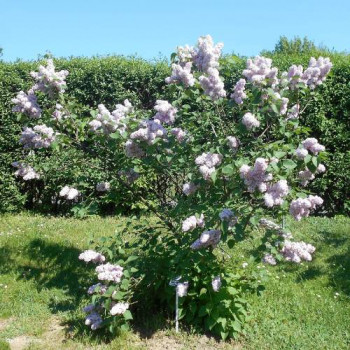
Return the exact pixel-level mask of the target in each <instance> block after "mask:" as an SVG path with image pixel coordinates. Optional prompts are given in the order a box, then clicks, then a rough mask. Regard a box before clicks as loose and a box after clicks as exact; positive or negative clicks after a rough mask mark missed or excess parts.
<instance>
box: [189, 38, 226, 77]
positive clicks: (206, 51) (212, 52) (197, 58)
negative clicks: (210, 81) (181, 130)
mask: <svg viewBox="0 0 350 350" xmlns="http://www.w3.org/2000/svg"><path fill="white" fill-rule="evenodd" d="M223 46H224V44H223V43H218V44H216V45H215V46H214V41H213V38H212V37H211V36H210V35H206V36H202V37H200V38H199V39H198V44H197V47H196V48H194V49H192V55H191V56H192V59H193V62H194V63H195V65H196V67H197V68H198V70H200V71H202V72H206V73H208V71H209V69H211V68H217V67H219V58H220V56H221V50H222V48H223Z"/></svg>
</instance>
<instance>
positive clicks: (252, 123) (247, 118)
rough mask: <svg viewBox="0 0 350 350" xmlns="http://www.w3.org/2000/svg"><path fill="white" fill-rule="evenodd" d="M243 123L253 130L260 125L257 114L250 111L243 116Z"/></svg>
mask: <svg viewBox="0 0 350 350" xmlns="http://www.w3.org/2000/svg"><path fill="white" fill-rule="evenodd" d="M242 124H243V125H244V126H245V127H246V128H247V129H248V130H251V129H253V128H258V127H259V126H260V122H259V120H258V119H256V117H255V115H254V114H252V113H250V112H248V113H246V114H245V115H244V116H243V118H242Z"/></svg>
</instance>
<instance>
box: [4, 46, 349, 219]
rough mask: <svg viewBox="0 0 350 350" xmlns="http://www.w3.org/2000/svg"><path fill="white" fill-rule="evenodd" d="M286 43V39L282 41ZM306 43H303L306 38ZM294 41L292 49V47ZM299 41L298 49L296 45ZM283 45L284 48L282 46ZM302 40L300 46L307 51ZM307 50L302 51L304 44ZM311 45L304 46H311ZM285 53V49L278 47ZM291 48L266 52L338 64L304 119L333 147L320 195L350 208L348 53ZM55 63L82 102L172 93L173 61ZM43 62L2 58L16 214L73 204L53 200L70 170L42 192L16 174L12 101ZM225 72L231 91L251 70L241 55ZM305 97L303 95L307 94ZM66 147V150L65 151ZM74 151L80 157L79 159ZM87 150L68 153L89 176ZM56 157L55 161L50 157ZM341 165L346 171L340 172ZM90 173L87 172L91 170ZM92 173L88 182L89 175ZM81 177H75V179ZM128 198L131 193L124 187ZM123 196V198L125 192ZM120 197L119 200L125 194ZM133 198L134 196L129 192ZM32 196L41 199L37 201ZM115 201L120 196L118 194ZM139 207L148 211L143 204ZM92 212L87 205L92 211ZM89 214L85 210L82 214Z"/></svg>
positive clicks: (144, 103)
mask: <svg viewBox="0 0 350 350" xmlns="http://www.w3.org/2000/svg"><path fill="white" fill-rule="evenodd" d="M281 42H282V41H281ZM293 42H294V41H293V40H291V41H288V43H289V44H288V45H290V46H291V47H294V46H295V45H294V44H293ZM301 42H303V41H302V40H301ZM288 45H287V48H288ZM293 45H294V46H293ZM277 46H281V45H277ZM303 47H304V46H303V44H301V49H302V48H303ZM308 47H309V48H310V50H311V49H313V47H314V46H313V45H312V44H310V45H306V46H305V50H306V48H308ZM302 50H303V49H302ZM305 50H304V51H305ZM277 51H278V50H277ZM299 51H300V50H299V49H298V52H297V53H290V52H288V53H286V52H285V50H282V52H280V50H279V51H278V52H271V53H269V52H263V54H264V55H267V56H269V57H271V58H273V62H274V64H275V65H276V66H277V67H279V69H281V70H284V69H287V68H288V67H289V66H290V65H291V64H293V63H297V64H303V65H305V64H307V63H308V60H309V58H310V56H311V55H314V56H330V57H331V60H332V62H333V63H334V68H333V72H332V74H331V77H330V78H329V79H328V80H327V81H326V82H325V83H324V84H323V86H322V87H321V88H320V89H319V90H317V91H316V92H315V95H314V98H312V99H311V101H310V102H309V104H308V107H307V109H306V111H305V113H304V114H303V117H302V118H301V120H300V122H301V123H302V124H303V125H306V126H311V127H312V130H313V133H314V135H315V136H316V137H317V138H318V139H319V141H320V142H321V143H322V144H324V145H325V146H326V148H327V149H330V150H332V151H333V150H334V152H332V153H331V154H330V155H329V158H328V160H326V161H325V165H326V166H327V169H328V171H327V173H326V174H324V176H323V177H322V178H319V179H316V180H315V181H314V182H313V184H312V188H313V189H314V190H315V191H316V192H318V193H320V194H321V195H322V197H323V198H324V200H325V203H324V206H325V210H326V211H327V213H329V214H330V215H333V214H335V213H341V212H344V213H347V212H348V210H349V203H348V202H347V198H349V197H350V193H349V186H348V185H347V181H346V179H347V178H349V176H350V174H349V169H350V167H349V154H348V151H347V148H346V145H347V144H348V142H349V137H350V136H349V125H348V123H349V118H348V115H347V113H348V112H347V111H348V110H349V102H348V101H349V99H348V96H349V90H350V85H349V59H348V56H347V55H344V54H338V53H334V52H329V50H327V49H323V48H317V47H316V49H315V50H314V51H308V52H305V53H301V52H299ZM55 62H56V65H57V66H58V68H60V69H68V70H69V71H70V75H69V76H68V90H67V91H68V93H69V95H70V96H74V98H75V99H76V101H78V102H79V103H80V104H81V105H89V106H95V105H96V104H97V103H99V102H102V103H104V104H105V105H106V106H107V107H108V108H111V107H112V106H113V103H115V102H114V101H122V100H124V99H125V98H130V100H131V101H132V102H133V104H136V105H137V106H139V107H141V108H144V109H150V108H152V106H153V105H154V102H155V100H156V99H157V98H159V97H161V98H165V97H170V96H169V93H167V92H166V91H165V90H164V85H165V83H164V79H165V77H166V76H167V74H168V73H169V68H168V65H167V63H166V62H158V63H152V62H151V63H150V62H146V61H143V60H140V59H137V58H123V57H95V58H91V59H88V58H71V59H69V60H64V59H61V60H56V61H55ZM39 64H40V62H20V61H19V62H16V63H6V62H0V78H1V79H0V118H1V125H0V130H1V132H0V149H1V150H2V152H0V164H1V165H0V199H1V200H0V203H1V204H0V210H1V211H15V210H20V209H22V208H24V207H26V208H35V209H40V210H45V211H56V212H58V211H61V212H62V211H67V210H70V206H61V205H60V203H57V202H56V201H54V202H52V201H51V197H53V196H54V194H55V186H57V185H58V184H60V185H62V186H63V185H64V184H65V182H67V177H66V176H64V177H62V178H61V175H63V173H60V172H57V173H55V177H56V182H55V186H53V184H50V185H49V184H46V185H45V187H44V188H43V189H42V191H41V192H40V193H36V192H34V193H33V189H32V188H31V186H23V184H22V183H21V182H20V181H18V180H16V179H15V178H14V177H13V171H14V169H13V167H12V166H11V163H12V161H13V159H19V158H20V157H21V156H22V151H21V147H20V145H19V144H18V134H19V133H20V130H21V122H20V121H18V120H17V118H16V115H15V114H14V113H13V112H12V111H11V110H12V106H13V105H12V103H11V99H12V98H13V96H14V95H15V94H16V92H17V91H19V90H21V89H23V90H26V89H28V88H29V85H28V76H29V74H28V73H29V71H31V70H35V69H36V68H37V67H38V65H39ZM221 66H222V67H221V75H222V76H223V77H224V78H225V88H226V90H228V91H230V90H232V87H233V86H234V84H235V83H236V82H237V80H238V79H239V77H240V75H241V72H242V70H243V69H244V67H245V61H244V60H243V59H242V58H240V57H235V56H227V57H225V58H223V59H222V62H221ZM301 99H303V97H301ZM65 151H66V150H62V151H61V152H63V153H65ZM75 154H76V155H77V159H75ZM81 154H82V153H81V152H80V150H77V149H75V150H74V151H73V149H72V150H71V151H69V152H68V153H67V155H66V156H64V158H66V159H69V160H70V161H71V163H75V164H76V167H79V166H80V169H81V171H82V172H84V173H86V169H87V168H89V166H88V164H89V162H90V160H91V157H90V158H89V157H88V156H87V154H85V155H84V159H85V161H83V160H82V159H81V158H80V159H79V155H81ZM38 157H40V160H41V162H47V165H46V166H47V167H51V166H52V165H53V164H54V163H55V158H54V156H53V155H52V154H51V153H50V152H47V153H45V154H43V156H41V155H39V156H38ZM51 157H53V159H50V158H51ZM102 169H103V166H101V165H100V170H99V169H98V168H95V169H90V172H89V176H88V178H87V181H88V182H89V183H91V184H92V183H96V181H98V180H100V179H101V178H102V177H103V173H102V174H101V171H102V172H103V170H102ZM337 169H341V171H337ZM86 175H87V174H86ZM86 175H85V179H86V177H87V176H86ZM75 180H76V179H74V178H72V179H70V182H75ZM163 182H164V179H155V178H154V182H153V183H152V185H151V186H146V184H142V185H141V184H140V190H142V191H145V190H146V188H149V187H154V186H157V187H158V188H161V187H162V186H163V185H162V183H163ZM120 191H121V195H122V196H125V195H126V193H125V191H124V190H123V189H120ZM118 196H119V195H118ZM119 198H120V197H119ZM126 198H130V197H126ZM33 199H35V201H34V202H33ZM114 201H115V199H114ZM96 203H97V204H98V211H99V212H101V213H112V212H115V210H116V207H115V205H114V204H113V203H111V202H109V203H104V201H103V200H102V198H101V201H100V200H97V201H96ZM134 204H135V201H133V205H132V204H131V201H130V200H129V199H125V200H123V201H121V202H119V204H118V205H117V208H119V210H123V211H124V212H125V211H129V210H130V209H132V208H135V207H134ZM136 208H143V205H142V204H141V203H139V204H137V205H136ZM87 212H88V211H86V210H85V213H87ZM81 213H82V214H83V212H81Z"/></svg>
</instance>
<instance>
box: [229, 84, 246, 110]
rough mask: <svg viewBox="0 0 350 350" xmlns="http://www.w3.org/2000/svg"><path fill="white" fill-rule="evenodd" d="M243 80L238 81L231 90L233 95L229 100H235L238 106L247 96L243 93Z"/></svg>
mask: <svg viewBox="0 0 350 350" xmlns="http://www.w3.org/2000/svg"><path fill="white" fill-rule="evenodd" d="M245 84H246V81H245V79H239V80H238V81H237V83H236V85H235V87H234V89H233V93H232V94H231V96H230V98H232V99H233V100H235V102H236V103H238V104H239V105H240V104H242V103H243V100H244V99H246V98H247V94H246V93H245V92H244V90H245Z"/></svg>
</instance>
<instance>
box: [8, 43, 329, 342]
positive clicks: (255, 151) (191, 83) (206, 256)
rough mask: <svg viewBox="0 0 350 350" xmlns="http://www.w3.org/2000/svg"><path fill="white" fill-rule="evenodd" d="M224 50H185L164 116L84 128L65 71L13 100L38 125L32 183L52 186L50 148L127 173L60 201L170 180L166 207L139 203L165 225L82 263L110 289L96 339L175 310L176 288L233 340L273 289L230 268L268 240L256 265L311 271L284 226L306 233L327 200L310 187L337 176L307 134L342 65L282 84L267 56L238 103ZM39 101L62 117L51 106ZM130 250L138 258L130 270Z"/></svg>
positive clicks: (101, 291) (111, 115)
mask: <svg viewBox="0 0 350 350" xmlns="http://www.w3.org/2000/svg"><path fill="white" fill-rule="evenodd" d="M222 47H223V44H221V43H219V44H216V45H215V44H214V42H213V40H212V38H211V37H210V36H205V37H201V38H200V39H199V40H198V44H197V45H196V46H195V47H190V46H185V47H178V48H177V52H176V53H174V54H173V55H172V73H171V76H169V77H168V78H166V83H167V84H168V89H169V93H171V94H172V96H175V98H174V100H173V101H165V100H157V101H156V104H155V106H154V111H144V110H138V109H137V108H135V107H134V106H133V105H132V102H131V101H128V100H125V101H123V103H118V104H116V107H115V109H114V110H113V111H109V110H108V109H107V108H106V107H105V106H104V105H103V104H100V105H98V108H97V110H90V111H89V112H88V113H82V114H80V115H77V114H76V113H75V109H74V102H72V101H70V100H69V97H68V96H66V95H65V94H64V91H65V88H66V86H65V78H66V77H67V75H68V72H67V71H60V72H56V70H55V67H54V63H53V61H52V60H48V63H47V67H43V66H41V67H40V68H39V73H32V77H33V78H34V79H35V84H34V86H33V87H32V88H31V89H30V90H29V91H28V93H25V92H23V91H21V92H20V93H19V94H18V95H17V97H15V98H14V99H13V103H14V104H15V107H14V111H17V112H19V113H22V115H23V120H24V121H26V123H28V122H30V123H29V124H31V125H33V123H34V125H33V126H32V127H31V126H28V125H27V126H25V127H24V130H23V132H22V135H21V138H20V142H21V143H22V144H23V146H24V148H25V150H26V152H27V155H28V156H27V157H26V158H25V159H23V160H16V163H14V166H16V167H17V169H18V170H17V171H16V173H15V175H16V176H20V177H22V178H23V180H24V181H36V180H37V179H38V178H39V177H40V178H47V177H49V176H50V171H52V169H41V168H40V164H36V163H35V152H38V151H39V152H40V151H42V150H43V149H45V148H48V147H51V148H52V149H53V152H58V153H59V152H60V150H61V149H62V148H69V147H70V146H72V145H74V146H75V147H80V148H81V149H83V150H84V151H85V152H87V153H94V154H95V155H97V156H100V157H106V162H108V161H109V159H113V158H114V159H117V160H118V161H117V162H116V163H114V164H117V165H115V166H114V167H112V168H108V167H107V168H106V169H108V176H107V174H106V180H105V181H102V182H99V183H97V184H96V185H95V186H96V187H95V191H93V192H91V193H89V194H86V191H85V192H84V191H83V190H84V189H83V188H79V184H74V183H69V184H66V186H64V187H63V188H57V193H58V194H59V196H60V198H61V199H62V201H76V202H77V203H78V204H79V205H81V203H87V204H89V203H93V198H94V197H96V196H108V195H109V193H110V192H111V191H112V190H113V186H115V184H117V183H118V184H119V185H122V186H124V187H125V188H126V189H127V190H128V191H130V193H131V194H133V193H134V192H133V186H134V184H135V183H136V182H137V181H140V180H141V179H142V178H147V177H149V176H157V177H158V178H160V179H161V178H164V177H166V179H167V186H166V187H163V193H162V197H163V200H162V201H161V202H160V201H157V200H155V198H154V196H152V189H150V191H148V192H145V193H144V194H141V199H142V201H143V203H144V205H145V207H146V208H147V209H148V210H149V211H150V212H152V213H153V214H154V215H155V217H157V222H153V223H152V222H151V223H149V224H146V223H145V225H139V227H134V228H133V233H135V234H136V241H134V242H132V243H130V242H118V243H117V238H113V239H112V240H106V241H105V243H104V244H99V245H97V248H95V249H96V251H95V250H87V251H85V252H84V253H82V254H81V256H80V259H82V260H84V261H85V262H87V263H89V264H97V267H96V274H97V279H98V280H99V282H98V284H95V285H93V286H91V287H90V288H89V289H88V293H89V294H91V295H92V303H91V304H90V305H88V306H87V307H86V308H85V311H86V312H87V317H86V324H87V325H89V326H90V327H91V329H93V330H95V329H98V328H103V327H104V326H106V327H109V329H110V331H112V332H115V330H117V329H120V328H125V327H127V326H128V321H129V320H130V319H131V318H132V316H131V312H130V310H129V307H130V306H131V304H132V303H135V309H136V310H139V311H140V310H144V312H145V313H146V312H149V310H150V309H151V308H152V305H153V306H155V307H158V308H159V307H160V306H162V307H165V308H168V309H172V307H173V299H174V293H175V291H174V288H173V287H172V286H169V281H170V280H171V279H174V278H176V279H177V281H178V285H177V287H176V290H177V292H178V295H179V296H180V297H181V298H180V317H181V318H182V319H183V320H184V321H185V322H186V323H187V324H189V325H191V326H193V327H195V328H196V329H198V330H202V329H207V330H210V331H212V332H214V333H216V334H219V335H220V336H221V337H222V338H227V337H235V336H237V335H238V334H239V333H241V332H244V327H243V326H244V324H245V322H246V321H247V319H248V318H249V313H248V308H247V303H246V300H245V299H244V293H245V292H247V291H256V290H258V289H259V288H261V283H262V281H263V278H264V276H263V273H248V272H247V271H248V270H246V269H245V267H246V266H245V265H244V266H238V265H237V263H236V262H235V259H234V258H232V257H231V255H230V254H234V249H235V244H236V243H237V242H238V241H241V240H244V239H246V238H247V237H248V236H249V234H250V232H252V230H251V228H257V227H261V228H262V229H264V232H265V235H264V238H263V244H262V247H261V249H260V250H259V253H258V254H259V255H258V254H257V256H256V257H255V258H256V259H258V260H261V261H262V262H263V263H264V264H270V265H276V264H277V263H278V262H280V261H283V260H285V261H287V262H295V263H300V262H301V261H303V260H305V261H310V260H312V254H313V253H314V251H315V247H314V246H312V245H311V244H308V243H305V242H296V241H294V240H293V236H292V234H291V233H290V232H289V231H288V229H287V228H285V227H282V226H281V225H280V224H279V223H280V222H281V220H282V217H283V216H285V215H286V214H287V213H290V215H291V216H292V217H293V218H294V219H295V220H301V219H302V218H303V217H307V216H309V215H310V214H311V213H312V212H314V211H315V210H317V209H318V208H321V207H322V203H323V200H322V198H320V197H319V196H317V195H313V194H311V193H310V192H309V191H308V190H307V188H306V186H307V185H308V183H309V182H310V181H312V180H313V179H314V178H315V176H317V175H318V174H321V173H323V172H325V171H326V169H325V166H324V165H323V164H322V160H324V159H325V157H326V153H325V147H324V146H323V145H321V144H319V142H318V140H317V139H315V138H312V137H310V135H309V133H310V132H311V130H309V129H308V128H305V127H302V126H300V125H299V116H300V115H301V114H302V113H303V111H304V108H305V106H302V105H301V102H300V97H301V96H303V97H305V96H306V97H307V96H312V94H313V90H314V89H315V88H317V86H319V85H320V84H322V83H323V82H324V80H325V79H326V77H327V74H328V73H329V72H330V69H331V67H332V64H331V62H330V61H329V59H327V58H322V57H320V58H318V59H315V58H311V59H310V63H309V66H308V67H307V68H306V69H305V70H304V68H303V67H302V66H295V65H293V66H291V67H290V69H289V70H288V71H286V72H279V71H278V69H277V68H276V67H273V65H272V60H271V59H269V58H265V57H260V56H258V57H255V58H254V59H248V60H247V66H246V69H245V70H244V71H243V77H242V78H241V79H239V80H238V82H237V84H236V85H235V87H234V88H233V91H225V88H224V81H223V78H222V77H221V76H220V57H221V50H222ZM41 94H46V95H48V96H49V97H50V98H51V101H52V105H51V106H46V108H42V107H40V103H39V101H40V96H41ZM304 100H305V99H304ZM119 102H120V101H119ZM38 119H40V123H38V124H36V123H37V121H38ZM107 179H108V181H107ZM106 247H108V248H106ZM125 247H129V248H132V251H133V253H132V255H130V256H129V257H127V256H125V254H126V251H129V250H128V249H126V248H125ZM227 248H229V249H230V251H227ZM105 250H106V251H107V252H108V255H109V259H107V257H106V256H105V255H102V254H104V251H105ZM232 251H233V253H232ZM130 254H131V253H130ZM136 256H137V257H138V258H137V259H136ZM147 308H148V311H147Z"/></svg>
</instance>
